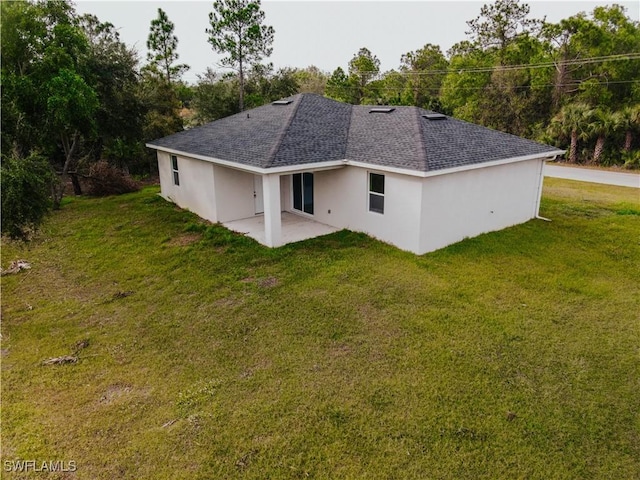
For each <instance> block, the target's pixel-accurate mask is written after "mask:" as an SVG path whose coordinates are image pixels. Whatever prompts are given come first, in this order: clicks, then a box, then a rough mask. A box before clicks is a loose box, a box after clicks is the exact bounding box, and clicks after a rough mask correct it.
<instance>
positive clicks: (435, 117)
mask: <svg viewBox="0 0 640 480" xmlns="http://www.w3.org/2000/svg"><path fill="white" fill-rule="evenodd" d="M422 116H423V117H424V118H426V119H427V120H446V119H447V116H446V115H443V114H442V113H425V114H424V115H422Z"/></svg>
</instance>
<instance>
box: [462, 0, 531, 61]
mask: <svg viewBox="0 0 640 480" xmlns="http://www.w3.org/2000/svg"><path fill="white" fill-rule="evenodd" d="M528 15H529V5H527V4H522V5H521V4H520V3H519V1H518V0H497V1H496V2H495V3H493V4H490V5H484V6H483V7H482V8H481V9H480V15H479V16H478V17H476V18H475V19H474V20H469V21H468V22H467V25H468V26H469V31H468V32H466V33H467V35H471V39H472V41H473V42H474V43H476V44H477V45H478V46H480V48H482V49H484V50H497V51H498V56H499V58H500V63H501V64H502V63H503V61H504V58H503V57H504V53H505V51H506V48H507V46H508V45H509V44H510V43H511V42H513V41H514V40H515V39H516V38H517V37H518V36H520V35H522V34H523V33H527V32H529V31H530V30H531V28H533V27H535V26H537V25H538V24H539V23H540V22H539V21H537V20H531V19H528V18H527V16H528Z"/></svg>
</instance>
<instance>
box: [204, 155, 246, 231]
mask: <svg viewBox="0 0 640 480" xmlns="http://www.w3.org/2000/svg"><path fill="white" fill-rule="evenodd" d="M214 178H215V183H213V184H211V185H210V186H209V188H210V189H212V190H215V196H216V200H217V207H218V222H229V221H231V220H238V219H240V218H248V217H252V216H253V215H255V200H254V198H253V188H254V184H253V174H252V173H248V172H243V171H240V170H234V169H232V168H227V167H222V166H220V165H215V166H214Z"/></svg>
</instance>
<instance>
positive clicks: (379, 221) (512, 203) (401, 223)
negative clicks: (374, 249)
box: [158, 152, 544, 254]
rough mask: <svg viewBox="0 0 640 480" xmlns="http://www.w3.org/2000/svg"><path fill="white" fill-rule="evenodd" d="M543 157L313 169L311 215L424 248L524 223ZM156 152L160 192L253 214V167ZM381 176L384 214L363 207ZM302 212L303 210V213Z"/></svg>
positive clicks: (286, 205)
mask: <svg viewBox="0 0 640 480" xmlns="http://www.w3.org/2000/svg"><path fill="white" fill-rule="evenodd" d="M543 166H544V161H543V160H541V159H540V160H528V161H522V162H516V163H510V164H505V165H498V166H490V167H483V168H477V169H473V170H466V171H458V172H455V173H450V174H445V175H436V176H431V177H426V178H422V177H414V176H409V175H402V174H399V173H390V172H384V171H380V170H375V169H373V168H372V169H368V168H361V167H356V166H346V167H344V168H338V169H333V170H321V171H316V172H313V173H314V215H313V216H311V218H313V219H314V220H316V221H318V222H321V223H325V224H327V225H331V226H333V227H336V228H346V229H349V230H353V231H359V232H364V233H367V234H369V235H371V236H373V237H376V238H378V239H379V240H382V241H384V242H388V243H391V244H393V245H395V246H397V247H399V248H401V249H403V250H408V251H411V252H414V253H417V254H423V253H427V252H431V251H433V250H437V249H439V248H442V247H445V246H447V245H450V244H452V243H455V242H458V241H460V240H463V239H465V238H468V237H474V236H477V235H480V234H482V233H486V232H490V231H496V230H500V229H503V228H505V227H509V226H512V225H516V224H519V223H523V222H526V221H528V220H530V219H531V218H534V217H535V216H536V215H537V213H538V206H539V195H540V188H541V183H540V182H541V180H542V168H543ZM178 167H179V168H178V170H179V173H180V185H179V186H176V185H174V184H173V173H172V169H171V159H170V155H169V154H168V153H164V152H158V168H159V173H160V183H161V195H162V196H163V197H164V198H166V199H167V200H169V201H172V202H174V203H176V204H177V205H179V206H180V207H182V208H186V209H188V210H191V211H192V212H194V213H196V214H197V215H199V216H201V217H203V218H205V219H207V220H210V221H212V222H228V221H232V220H238V219H241V218H249V217H252V216H254V215H255V200H254V197H253V192H254V174H253V173H249V172H243V171H240V170H235V169H233V168H228V167H223V166H220V165H215V164H213V163H209V162H206V161H203V160H195V159H190V158H187V157H182V156H178ZM370 172H373V173H379V174H382V175H384V176H385V205H384V214H379V213H374V212H370V211H369V206H368V199H369V173H370ZM280 205H281V209H282V210H285V211H292V212H294V213H297V214H301V213H300V212H298V211H295V210H292V201H291V175H290V174H284V175H282V176H281V177H280ZM302 215H304V214H302Z"/></svg>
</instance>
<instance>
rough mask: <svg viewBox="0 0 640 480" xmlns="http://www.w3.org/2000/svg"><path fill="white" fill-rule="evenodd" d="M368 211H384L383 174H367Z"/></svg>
mask: <svg viewBox="0 0 640 480" xmlns="http://www.w3.org/2000/svg"><path fill="white" fill-rule="evenodd" d="M369 211H370V212H376V213H384V175H380V174H379V173H370V174H369Z"/></svg>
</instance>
